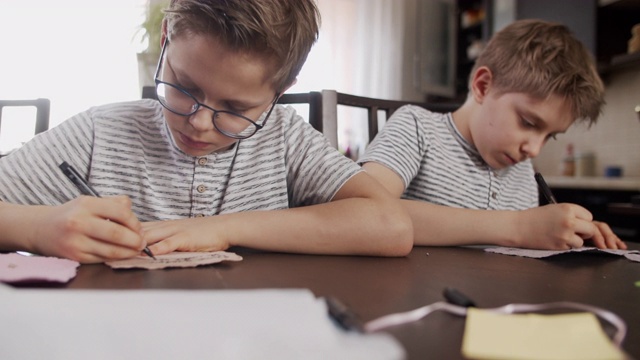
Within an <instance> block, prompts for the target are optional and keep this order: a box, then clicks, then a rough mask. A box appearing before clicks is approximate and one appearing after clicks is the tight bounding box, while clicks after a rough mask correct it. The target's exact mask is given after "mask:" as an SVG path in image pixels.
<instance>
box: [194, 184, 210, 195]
mask: <svg viewBox="0 0 640 360" xmlns="http://www.w3.org/2000/svg"><path fill="white" fill-rule="evenodd" d="M196 190H198V192H199V193H203V192H205V191H206V190H207V187H206V186H204V185H198V187H197V188H196Z"/></svg>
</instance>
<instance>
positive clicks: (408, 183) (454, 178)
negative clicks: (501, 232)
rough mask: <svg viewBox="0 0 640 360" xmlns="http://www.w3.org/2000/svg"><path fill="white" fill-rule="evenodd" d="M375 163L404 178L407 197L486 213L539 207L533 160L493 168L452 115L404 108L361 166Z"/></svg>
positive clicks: (388, 125) (382, 131)
mask: <svg viewBox="0 0 640 360" xmlns="http://www.w3.org/2000/svg"><path fill="white" fill-rule="evenodd" d="M370 161H372V162H376V163H379V164H381V165H384V166H386V167H387V168H389V169H391V170H393V171H394V172H396V173H397V174H398V175H399V176H400V177H401V178H402V180H403V181H404V185H405V192H404V194H403V195H402V197H403V198H405V199H413V200H423V201H428V202H431V203H435V204H440V205H445V206H451V207H457V208H469V209H486V210H522V209H528V208H531V207H535V206H537V205H538V190H537V185H536V182H535V179H534V177H533V174H534V171H533V166H532V164H531V161H530V160H527V161H524V162H521V163H518V164H516V165H514V166H510V167H508V168H505V169H501V170H493V169H491V168H490V167H489V166H488V165H487V164H486V163H485V162H484V160H483V159H482V157H480V154H479V153H478V151H477V150H476V149H475V147H474V146H472V145H471V144H469V143H468V142H467V141H466V140H465V139H464V138H463V137H462V135H461V134H460V133H459V132H458V130H457V129H456V127H455V125H454V123H453V119H452V117H451V114H439V113H433V112H430V111H428V110H425V109H423V108H420V107H417V106H411V105H409V106H403V107H402V108H400V109H398V110H397V111H396V112H395V113H394V114H393V115H392V116H391V117H390V119H389V121H388V122H387V123H386V124H385V125H384V127H383V128H382V130H381V131H380V133H379V134H378V135H377V136H376V138H375V139H374V140H373V141H372V142H371V144H370V145H369V146H368V148H367V150H366V152H365V154H364V155H363V157H362V158H360V159H359V160H358V163H360V164H363V163H365V162H370Z"/></svg>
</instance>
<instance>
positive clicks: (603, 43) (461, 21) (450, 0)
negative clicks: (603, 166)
mask: <svg viewBox="0 0 640 360" xmlns="http://www.w3.org/2000/svg"><path fill="white" fill-rule="evenodd" d="M530 18H535V19H542V20H546V21H554V22H560V23H563V24H565V25H566V26H567V27H569V28H570V29H571V30H572V31H573V33H574V34H575V36H576V37H577V38H578V39H579V40H580V41H581V42H582V43H583V44H585V46H586V47H587V48H588V49H589V50H590V51H591V53H592V54H594V58H595V59H596V62H597V64H598V70H599V71H600V73H601V74H602V75H606V74H609V73H611V72H613V71H617V70H618V69H622V68H627V67H629V66H632V67H639V68H640V53H633V54H627V43H628V41H629V39H630V38H631V27H633V25H634V24H637V23H640V0H580V1H558V0H418V11H417V24H418V26H417V41H418V44H417V49H418V50H417V55H416V60H415V65H416V73H417V74H416V76H417V78H418V81H417V82H418V83H419V86H418V87H419V89H420V91H422V92H423V93H424V94H426V101H442V100H453V101H455V102H459V103H461V102H463V101H464V99H465V97H466V94H467V82H468V77H469V73H470V71H471V69H472V67H473V64H474V60H475V57H476V56H477V52H478V51H479V50H481V49H482V47H483V45H484V44H486V42H487V41H488V40H489V39H490V38H491V35H493V34H494V33H495V32H496V31H499V30H500V29H502V28H503V27H504V26H506V25H507V24H509V23H511V22H513V21H515V20H519V19H530Z"/></svg>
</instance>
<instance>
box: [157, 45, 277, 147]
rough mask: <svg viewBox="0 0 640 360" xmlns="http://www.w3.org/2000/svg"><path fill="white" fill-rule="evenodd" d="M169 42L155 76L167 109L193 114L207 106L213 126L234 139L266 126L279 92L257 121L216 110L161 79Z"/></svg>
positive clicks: (181, 113) (187, 114) (188, 114)
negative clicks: (210, 112)
mask: <svg viewBox="0 0 640 360" xmlns="http://www.w3.org/2000/svg"><path fill="white" fill-rule="evenodd" d="M168 42H169V39H165V42H164V44H163V45H162V51H161V52H160V59H158V67H157V68H156V74H155V77H154V79H155V83H156V94H157V95H158V101H160V104H161V105H162V106H164V108H165V109H167V110H169V111H171V112H172V113H174V114H176V115H181V116H191V115H193V114H195V113H196V112H197V111H198V110H200V108H201V107H204V108H207V109H209V110H211V111H213V116H212V117H211V121H212V122H213V126H214V127H215V128H216V130H218V131H219V132H220V133H222V134H223V135H225V136H228V137H230V138H233V139H246V138H249V137H251V136H253V135H254V134H255V133H256V132H257V131H258V130H260V129H262V128H263V127H264V126H265V124H266V123H267V119H269V115H271V112H272V111H273V108H274V107H275V105H276V103H277V101H278V97H279V96H280V94H279V93H276V95H275V97H274V99H273V102H272V103H271V108H270V109H269V111H268V112H267V113H266V115H264V116H260V118H259V119H258V120H257V121H253V120H251V119H249V118H248V117H246V116H244V115H240V114H237V113H234V112H233V111H227V110H216V109H214V108H212V107H211V106H208V105H205V104H203V103H201V102H199V101H198V99H196V97H195V96H193V95H191V94H190V93H189V92H188V91H186V90H185V89H183V88H181V87H180V86H178V85H175V84H171V83H168V82H166V81H162V80H160V79H159V78H160V70H161V68H162V61H163V60H164V53H165V50H166V48H167V43H168Z"/></svg>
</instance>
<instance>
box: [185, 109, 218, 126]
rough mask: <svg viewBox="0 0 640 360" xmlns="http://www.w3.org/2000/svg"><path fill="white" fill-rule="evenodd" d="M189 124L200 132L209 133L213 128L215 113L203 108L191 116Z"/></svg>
mask: <svg viewBox="0 0 640 360" xmlns="http://www.w3.org/2000/svg"><path fill="white" fill-rule="evenodd" d="M189 124H191V126H193V128H194V129H196V130H198V131H208V130H211V129H212V128H213V113H212V112H211V110H209V109H207V108H204V107H201V108H200V109H198V111H196V112H195V113H194V114H192V115H191V116H189Z"/></svg>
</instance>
